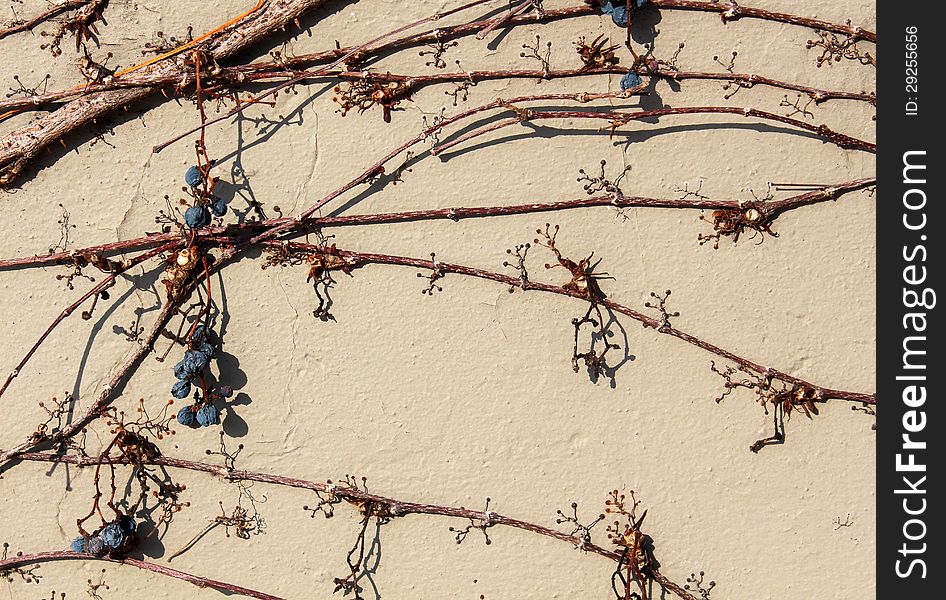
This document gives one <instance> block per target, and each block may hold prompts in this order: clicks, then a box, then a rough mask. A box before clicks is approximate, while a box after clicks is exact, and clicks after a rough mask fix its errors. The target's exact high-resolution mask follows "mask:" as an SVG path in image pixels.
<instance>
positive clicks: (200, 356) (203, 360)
mask: <svg viewBox="0 0 946 600" xmlns="http://www.w3.org/2000/svg"><path fill="white" fill-rule="evenodd" d="M181 362H182V363H184V367H183V368H184V371H185V372H187V373H191V374H193V375H196V374H198V373H201V372H203V370H204V369H206V368H207V367H208V366H209V365H210V357H209V356H207V355H206V354H205V353H203V352H200V351H198V350H188V351H187V352H185V353H184V358H183V359H182V360H181Z"/></svg>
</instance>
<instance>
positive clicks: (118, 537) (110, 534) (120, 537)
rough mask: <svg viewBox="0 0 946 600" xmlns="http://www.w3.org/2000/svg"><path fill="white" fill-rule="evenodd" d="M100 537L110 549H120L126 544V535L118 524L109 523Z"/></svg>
mask: <svg viewBox="0 0 946 600" xmlns="http://www.w3.org/2000/svg"><path fill="white" fill-rule="evenodd" d="M99 535H100V536H101V537H102V542H103V543H104V544H105V545H106V546H108V547H109V548H118V547H119V546H121V545H122V544H123V543H124V542H125V534H124V533H122V528H121V527H119V526H118V523H109V524H108V525H106V526H105V528H104V529H102V531H101V533H99Z"/></svg>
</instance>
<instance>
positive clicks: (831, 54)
mask: <svg viewBox="0 0 946 600" xmlns="http://www.w3.org/2000/svg"><path fill="white" fill-rule="evenodd" d="M847 24H848V25H850V24H851V22H850V21H848V22H847ZM859 41H861V38H859V37H856V36H853V35H846V36H844V37H839V36H838V34H836V33H832V32H830V31H819V32H818V39H817V40H808V41H807V42H806V43H805V47H806V48H808V49H809V50H810V49H811V48H821V56H819V57H818V58H817V60H816V62H817V65H818V67H819V68H821V66H822V65H825V64H827V65H828V66H830V65H831V63H839V62H841V61H842V60H853V61H857V62H859V63H861V64H862V65H871V66H872V67H876V66H877V59H876V58H874V56H872V55H871V53H870V52H861V49H860V48H858V47H857V43H858V42H859Z"/></svg>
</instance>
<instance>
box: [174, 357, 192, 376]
mask: <svg viewBox="0 0 946 600" xmlns="http://www.w3.org/2000/svg"><path fill="white" fill-rule="evenodd" d="M188 366H189V365H186V364H184V361H183V360H181V361H180V362H178V363H177V364H176V365H174V377H176V378H177V379H180V380H182V381H184V380H187V379H190V378H191V377H193V376H194V375H196V373H194V372H192V371H188V370H187V369H188Z"/></svg>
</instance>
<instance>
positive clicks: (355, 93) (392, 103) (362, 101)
mask: <svg viewBox="0 0 946 600" xmlns="http://www.w3.org/2000/svg"><path fill="white" fill-rule="evenodd" d="M411 91H412V90H411V86H410V84H408V83H407V82H406V81H386V82H382V81H377V80H373V79H372V78H371V76H370V74H369V75H368V76H366V77H364V78H360V79H356V80H354V81H347V82H344V83H342V84H340V85H337V86H335V88H334V92H335V95H334V96H332V101H333V102H335V103H337V104H338V105H339V108H338V110H337V111H336V112H338V113H341V115H342V116H343V117H344V116H345V115H347V114H348V112H349V111H350V110H352V109H357V110H358V113H359V114H361V113H363V112H365V111H366V110H368V109H370V108H371V107H373V106H380V107H381V111H382V115H383V118H384V122H385V123H390V122H391V112H392V111H393V110H395V109H396V108H397V106H398V104H400V103H401V101H403V100H410V99H411Z"/></svg>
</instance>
